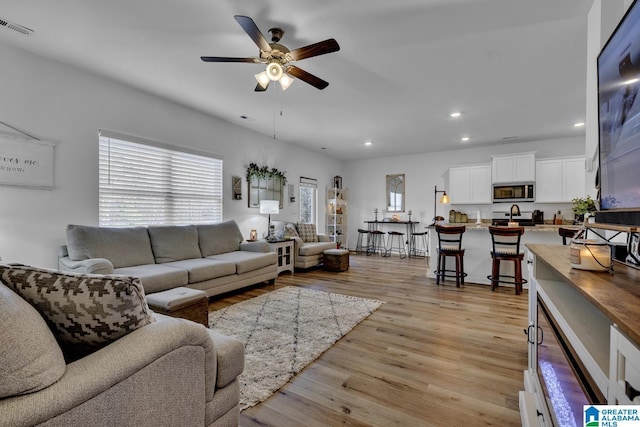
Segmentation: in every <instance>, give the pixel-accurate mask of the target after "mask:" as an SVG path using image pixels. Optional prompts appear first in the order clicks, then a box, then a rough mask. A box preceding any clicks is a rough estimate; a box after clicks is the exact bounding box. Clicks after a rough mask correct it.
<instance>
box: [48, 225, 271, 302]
mask: <svg viewBox="0 0 640 427" xmlns="http://www.w3.org/2000/svg"><path fill="white" fill-rule="evenodd" d="M243 240H244V239H243V237H242V233H241V232H240V229H239V228H238V225H237V224H236V223H235V221H227V222H222V223H218V224H201V225H184V226H149V227H126V228H108V227H90V226H83V225H68V226H67V244H66V245H63V246H61V247H60V249H59V253H58V266H59V268H60V270H63V271H71V272H76V273H89V274H118V275H125V276H133V277H138V278H140V280H141V281H142V284H143V286H144V291H145V293H146V294H150V293H153V292H160V291H164V290H167V289H172V288H175V287H179V286H186V287H189V288H193V289H199V290H203V291H205V292H206V293H207V295H208V296H214V295H218V294H221V293H224V292H229V291H233V290H235V289H240V288H242V287H245V286H249V285H253V284H257V283H261V282H264V281H271V282H273V281H275V279H276V277H277V276H278V270H277V268H278V259H277V255H276V254H275V253H274V252H270V250H269V245H268V244H267V243H266V242H264V241H258V242H243Z"/></svg>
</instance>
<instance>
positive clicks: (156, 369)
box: [0, 282, 244, 427]
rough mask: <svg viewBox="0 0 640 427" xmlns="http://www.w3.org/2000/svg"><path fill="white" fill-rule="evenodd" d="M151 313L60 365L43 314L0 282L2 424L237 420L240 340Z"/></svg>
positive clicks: (219, 424) (222, 423)
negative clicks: (111, 339)
mask: <svg viewBox="0 0 640 427" xmlns="http://www.w3.org/2000/svg"><path fill="white" fill-rule="evenodd" d="M155 317H156V321H155V322H153V323H150V324H148V325H145V326H143V327H141V328H139V329H136V330H134V331H133V332H131V333H129V334H127V335H125V336H124V337H122V338H120V339H118V340H116V341H114V342H112V343H110V344H109V345H107V346H106V347H103V348H101V349H100V350H98V351H96V352H94V353H92V354H90V355H88V356H85V357H83V358H81V359H79V360H76V361H74V362H71V363H68V364H67V363H66V362H65V361H64V359H63V358H62V353H61V351H60V347H59V346H58V345H57V342H56V340H55V339H54V338H53V336H52V334H51V331H50V330H49V329H48V327H47V325H46V324H45V322H44V320H43V319H42V317H41V316H40V315H39V314H38V313H37V312H36V311H35V309H33V307H31V306H30V305H29V304H28V303H27V302H26V301H25V300H23V299H22V298H20V297H19V296H17V295H16V294H14V293H13V292H12V291H11V290H10V289H9V288H8V287H6V286H4V285H3V284H2V283H1V282H0V339H1V342H2V346H7V347H5V348H4V350H3V351H0V383H1V384H0V427H21V426H34V425H37V426H48V427H53V426H60V427H63V426H64V427H73V426H93V427H96V426H105V427H106V426H209V427H212V426H215V427H227V426H237V425H238V420H239V413H240V409H239V390H240V389H239V384H238V379H237V377H238V375H240V373H242V370H243V369H244V349H243V346H242V343H240V342H239V341H237V340H235V339H233V338H230V337H226V336H223V335H221V334H218V333H216V332H215V331H212V330H209V329H207V328H205V327H204V326H202V325H199V324H197V323H194V322H191V321H188V320H184V319H177V318H172V317H167V316H163V315H160V314H155Z"/></svg>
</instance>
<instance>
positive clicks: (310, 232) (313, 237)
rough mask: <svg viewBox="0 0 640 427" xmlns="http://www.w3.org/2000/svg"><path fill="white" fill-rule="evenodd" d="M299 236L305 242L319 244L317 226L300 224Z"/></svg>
mask: <svg viewBox="0 0 640 427" xmlns="http://www.w3.org/2000/svg"><path fill="white" fill-rule="evenodd" d="M297 228H298V234H299V235H300V238H301V239H302V241H304V242H317V241H318V233H316V225H315V224H298V226H297Z"/></svg>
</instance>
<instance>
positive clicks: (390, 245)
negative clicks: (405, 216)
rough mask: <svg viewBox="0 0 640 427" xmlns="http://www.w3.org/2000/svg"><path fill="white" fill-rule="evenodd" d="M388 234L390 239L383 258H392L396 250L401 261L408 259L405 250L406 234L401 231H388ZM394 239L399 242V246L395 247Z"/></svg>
mask: <svg viewBox="0 0 640 427" xmlns="http://www.w3.org/2000/svg"><path fill="white" fill-rule="evenodd" d="M387 234H389V238H388V239H387V248H386V250H385V252H384V254H382V256H385V257H388V256H391V252H392V251H393V250H394V249H395V250H396V251H397V252H398V255H399V256H400V259H403V258H406V257H407V251H405V249H404V233H401V232H399V231H388V232H387ZM394 237H395V240H396V242H397V246H393V241H394Z"/></svg>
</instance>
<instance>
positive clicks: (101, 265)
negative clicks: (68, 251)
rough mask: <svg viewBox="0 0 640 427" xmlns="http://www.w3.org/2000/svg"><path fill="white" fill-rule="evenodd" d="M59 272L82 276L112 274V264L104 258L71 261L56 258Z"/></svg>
mask: <svg viewBox="0 0 640 427" xmlns="http://www.w3.org/2000/svg"><path fill="white" fill-rule="evenodd" d="M58 268H60V270H65V271H71V272H73V273H83V274H113V264H112V263H111V261H109V260H108V259H106V258H89V259H83V260H82V261H72V260H71V258H69V257H68V256H66V257H62V258H58Z"/></svg>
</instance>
